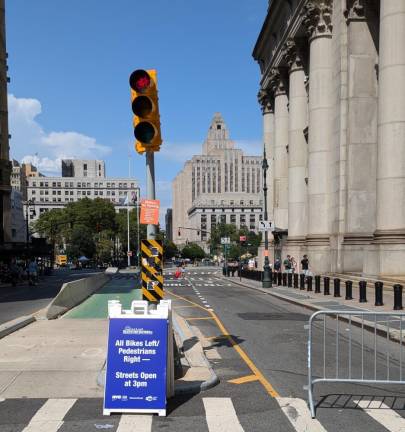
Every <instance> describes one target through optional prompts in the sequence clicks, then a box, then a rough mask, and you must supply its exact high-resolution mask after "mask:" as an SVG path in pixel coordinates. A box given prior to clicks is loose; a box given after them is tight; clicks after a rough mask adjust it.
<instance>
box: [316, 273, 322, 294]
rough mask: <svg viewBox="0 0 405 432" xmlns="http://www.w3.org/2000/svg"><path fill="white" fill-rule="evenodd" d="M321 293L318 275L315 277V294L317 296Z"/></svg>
mask: <svg viewBox="0 0 405 432" xmlns="http://www.w3.org/2000/svg"><path fill="white" fill-rule="evenodd" d="M320 292H321V277H320V276H319V275H316V276H315V293H316V294H319V293H320Z"/></svg>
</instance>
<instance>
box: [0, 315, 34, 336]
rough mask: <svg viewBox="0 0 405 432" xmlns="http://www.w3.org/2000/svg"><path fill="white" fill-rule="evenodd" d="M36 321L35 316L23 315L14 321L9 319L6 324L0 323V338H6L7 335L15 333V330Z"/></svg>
mask: <svg viewBox="0 0 405 432" xmlns="http://www.w3.org/2000/svg"><path fill="white" fill-rule="evenodd" d="M34 321H36V319H35V317H34V316H32V315H30V316H23V317H20V318H16V319H14V320H12V321H8V322H6V323H4V324H1V325H0V339H2V338H4V337H5V336H7V335H9V334H11V333H14V332H15V331H17V330H19V329H20V328H23V327H25V326H27V325H28V324H31V323H33V322H34Z"/></svg>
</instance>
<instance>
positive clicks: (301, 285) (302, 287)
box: [300, 273, 305, 290]
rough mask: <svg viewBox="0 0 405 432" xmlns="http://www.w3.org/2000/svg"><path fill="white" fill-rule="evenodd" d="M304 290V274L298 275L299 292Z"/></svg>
mask: <svg viewBox="0 0 405 432" xmlns="http://www.w3.org/2000/svg"><path fill="white" fill-rule="evenodd" d="M304 289H305V275H304V273H301V274H300V290H304Z"/></svg>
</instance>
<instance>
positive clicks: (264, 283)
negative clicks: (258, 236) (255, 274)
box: [262, 149, 271, 288]
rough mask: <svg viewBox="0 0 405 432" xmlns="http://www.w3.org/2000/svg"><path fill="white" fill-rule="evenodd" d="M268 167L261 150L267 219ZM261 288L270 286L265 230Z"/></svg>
mask: <svg viewBox="0 0 405 432" xmlns="http://www.w3.org/2000/svg"><path fill="white" fill-rule="evenodd" d="M268 169H269V164H268V163H267V158H266V149H264V152H263V162H262V170H263V197H264V212H263V213H264V215H263V218H264V220H265V221H267V217H268V215H267V170H268ZM262 287H263V288H271V270H270V263H269V232H268V231H267V230H266V231H265V232H264V266H263V280H262Z"/></svg>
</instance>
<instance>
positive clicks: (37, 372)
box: [0, 277, 217, 399]
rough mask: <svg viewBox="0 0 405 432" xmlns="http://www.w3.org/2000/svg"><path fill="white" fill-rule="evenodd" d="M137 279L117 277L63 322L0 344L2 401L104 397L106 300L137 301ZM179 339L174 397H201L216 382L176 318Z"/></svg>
mask: <svg viewBox="0 0 405 432" xmlns="http://www.w3.org/2000/svg"><path fill="white" fill-rule="evenodd" d="M139 291H140V290H139V289H137V287H136V285H135V284H134V279H133V278H121V277H118V278H113V279H112V280H111V281H110V282H109V283H107V284H106V285H105V286H104V287H103V288H102V289H101V290H100V291H98V292H97V293H96V294H94V295H93V296H91V297H90V298H89V299H87V300H86V301H85V302H83V303H82V304H81V305H79V306H78V307H77V308H74V309H72V310H71V311H70V312H69V313H67V314H65V315H64V316H63V317H61V318H60V319H56V320H50V321H48V320H45V319H40V315H38V317H37V321H35V322H33V323H32V324H30V325H27V326H26V327H24V328H22V329H20V330H18V331H15V332H14V333H12V334H9V335H8V336H5V337H4V338H3V339H1V340H0V399H1V398H5V399H10V398H102V397H103V392H104V388H103V387H102V386H100V385H98V382H100V379H99V378H100V375H101V374H102V371H103V369H104V366H105V359H106V353H107V333H108V318H107V301H108V299H109V298H112V299H120V300H121V301H122V302H123V304H125V307H129V304H130V301H131V300H133V299H134V298H139ZM174 320H175V323H174V324H175V327H176V330H177V333H179V334H178V335H177V340H178V342H179V344H181V345H183V346H180V347H179V348H180V349H181V352H182V353H184V357H183V364H184V366H185V368H184V369H185V372H186V373H185V376H183V377H182V378H180V379H179V380H177V381H176V383H175V386H176V393H177V389H178V393H190V392H191V393H197V392H198V391H200V390H201V389H203V388H204V387H205V386H207V385H208V386H210V385H214V384H216V382H217V381H216V380H217V378H216V376H213V375H212V370H211V369H210V367H209V363H208V362H207V361H206V359H205V356H204V352H203V349H202V347H201V344H200V343H199V342H198V341H196V342H198V343H195V344H194V343H193V344H191V345H190V346H185V345H187V342H189V341H190V340H193V338H195V335H194V334H192V333H191V331H190V328H189V326H188V324H187V323H186V322H185V321H184V320H183V319H182V318H181V317H180V316H178V315H175V318H174Z"/></svg>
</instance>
